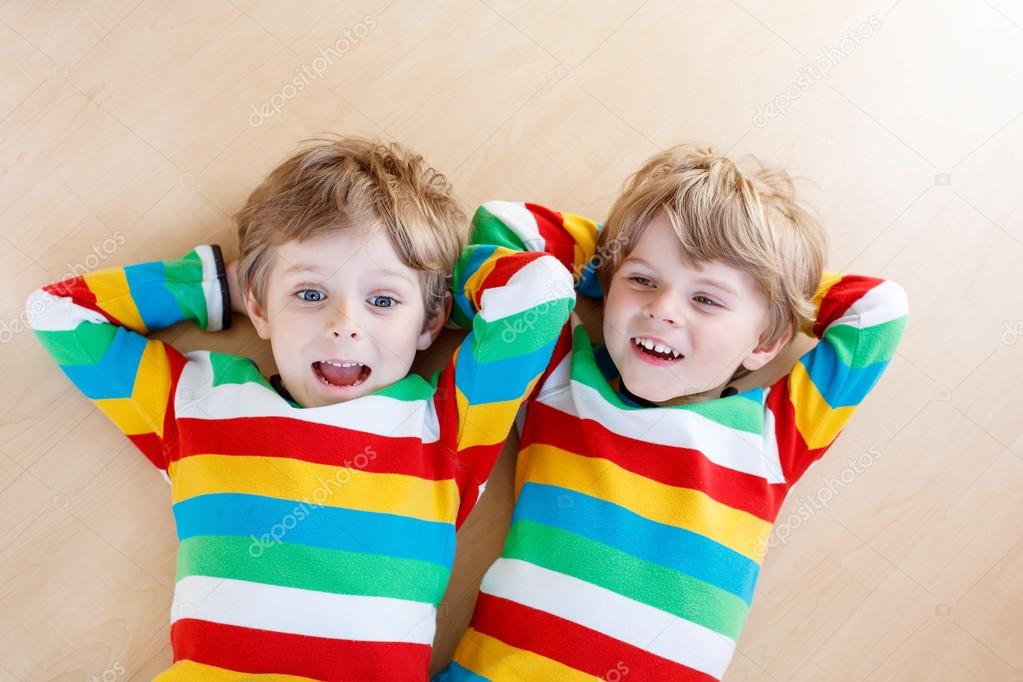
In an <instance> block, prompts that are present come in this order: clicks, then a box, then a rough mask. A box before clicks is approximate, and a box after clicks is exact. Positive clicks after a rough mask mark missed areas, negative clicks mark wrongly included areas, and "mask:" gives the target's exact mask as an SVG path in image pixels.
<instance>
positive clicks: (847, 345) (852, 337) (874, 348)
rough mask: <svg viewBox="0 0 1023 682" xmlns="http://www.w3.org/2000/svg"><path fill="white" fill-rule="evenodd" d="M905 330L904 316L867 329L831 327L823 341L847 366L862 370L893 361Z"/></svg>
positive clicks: (842, 325) (842, 326) (846, 325)
mask: <svg viewBox="0 0 1023 682" xmlns="http://www.w3.org/2000/svg"><path fill="white" fill-rule="evenodd" d="M905 329H906V316H905V315H903V316H902V317H898V318H896V319H894V320H890V321H888V322H885V323H883V324H877V325H874V326H873V327H867V328H866V329H860V328H858V327H853V326H851V325H848V324H838V325H832V326H831V327H828V330H827V331H826V332H824V340H826V341H827V342H828V343H830V344H831V346H832V347H833V348H834V349H835V353H836V354H837V355H838V359H839V360H841V361H842V363H843V364H844V365H846V366H848V367H851V368H852V369H861V368H863V367H867V366H869V365H873V364H875V363H878V362H885V361H888V360H891V358H892V356H893V355H895V348H896V347H897V346H898V345H899V339H901V338H902V332H903V331H905ZM854 352H855V353H856V357H855V358H854V357H853V353H854Z"/></svg>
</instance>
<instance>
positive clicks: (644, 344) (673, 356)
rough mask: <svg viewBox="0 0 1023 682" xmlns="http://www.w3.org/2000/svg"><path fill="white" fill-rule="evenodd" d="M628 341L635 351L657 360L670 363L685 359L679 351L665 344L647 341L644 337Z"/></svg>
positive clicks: (636, 337)
mask: <svg viewBox="0 0 1023 682" xmlns="http://www.w3.org/2000/svg"><path fill="white" fill-rule="evenodd" d="M629 340H630V341H631V342H632V345H633V346H635V347H636V349H637V350H639V351H640V352H642V353H645V354H646V355H649V356H651V357H653V358H657V359H658V360H665V361H668V362H672V361H675V360H681V359H683V358H684V357H685V355H683V354H682V352H681V351H679V350H676V349H675V348H672V347H671V346H669V345H667V344H666V343H662V342H659V341H654V340H653V339H648V338H646V337H645V336H634V337H632V338H631V339H629Z"/></svg>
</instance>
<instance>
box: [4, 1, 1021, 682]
mask: <svg viewBox="0 0 1023 682" xmlns="http://www.w3.org/2000/svg"><path fill="white" fill-rule="evenodd" d="M0 54H2V58H3V63H2V69H3V78H2V79H0V209H2V220H0V281H2V286H0V323H2V327H0V376H2V377H3V380H4V388H5V390H4V391H3V392H2V394H0V521H2V522H0V681H6V680H42V679H61V680H104V681H107V680H128V679H133V680H143V679H149V678H150V677H152V675H154V674H155V673H156V672H158V671H159V670H161V669H162V668H163V667H165V666H166V665H168V664H169V662H170V660H171V651H170V647H169V644H168V622H169V606H170V602H171V596H172V588H173V582H174V550H175V536H174V530H173V520H172V517H171V514H170V511H169V504H168V488H167V487H166V484H165V483H164V482H163V480H162V479H161V478H160V477H159V476H158V475H157V474H156V472H155V471H154V470H153V469H152V467H150V466H149V465H148V463H147V462H146V461H145V460H144V459H143V458H142V457H141V456H139V455H138V454H137V452H135V451H134V449H133V447H132V446H131V445H130V444H129V443H128V442H127V441H126V440H125V439H123V438H122V437H121V436H119V435H118V433H117V432H116V431H115V430H114V428H113V427H112V426H111V425H109V424H108V423H107V422H106V420H105V418H104V417H103V416H102V415H100V414H99V413H98V412H97V411H96V410H94V409H92V408H91V407H90V406H89V404H88V403H87V402H86V401H85V400H84V399H83V398H82V397H81V396H80V395H78V394H77V393H76V392H75V391H74V390H73V389H72V388H71V385H70V383H69V382H68V381H67V379H65V378H64V376H63V375H62V374H61V373H60V372H59V371H58V370H57V369H56V367H55V366H54V365H53V363H52V362H51V361H50V360H49V359H48V357H46V356H45V355H44V353H43V352H42V350H41V349H40V347H39V346H38V344H37V343H36V342H35V341H34V339H33V338H32V334H31V332H27V331H25V329H24V321H23V318H22V317H21V310H22V305H23V301H24V299H25V296H26V295H27V294H28V293H29V292H30V291H31V290H32V289H33V288H35V287H36V286H39V285H41V284H42V283H44V282H47V281H51V280H55V279H57V278H60V277H62V276H66V275H70V274H80V273H81V272H84V271H86V270H90V269H93V268H96V267H103V266H107V265H115V264H126V263H130V262H133V261H139V260H148V259H154V258H163V257H171V256H176V255H180V254H181V253H183V252H184V251H186V250H187V249H188V248H190V247H191V246H193V245H195V244H196V243H200V242H208V241H219V242H221V243H223V244H225V245H231V244H232V234H233V232H232V230H233V226H232V221H231V218H230V216H231V214H232V212H233V211H235V210H236V209H237V208H239V206H240V204H241V202H242V201H243V200H244V198H245V196H246V195H247V192H248V191H249V190H251V189H252V188H253V187H254V185H255V183H256V182H257V181H258V180H259V179H260V178H261V176H262V175H263V174H265V173H266V172H267V171H268V170H269V169H270V168H272V167H273V166H274V165H275V164H276V163H277V162H278V161H280V160H281V159H282V157H283V156H284V155H285V154H287V153H288V152H289V150H291V149H292V148H293V146H294V145H295V144H296V142H297V141H298V140H300V139H301V138H303V137H306V136H309V135H312V134H315V133H317V132H320V131H336V132H342V133H353V134H354V133H360V134H367V135H374V136H386V137H391V138H395V139H398V140H401V141H403V142H406V143H408V144H410V145H412V146H414V147H416V148H418V149H419V150H421V151H422V152H423V153H424V155H425V156H426V158H427V159H428V160H429V161H430V162H431V163H432V164H434V165H435V166H437V167H438V168H439V169H441V170H442V171H444V172H445V173H447V174H448V175H449V177H451V178H452V179H453V180H454V182H455V185H456V187H457V188H458V190H459V192H460V195H461V198H462V199H463V200H464V202H465V203H466V204H468V205H475V204H477V203H479V202H481V201H484V200H486V199H491V198H505V199H522V200H527V199H528V200H532V201H538V202H543V203H546V204H548V205H550V206H553V207H556V208H561V209H564V210H571V211H574V212H578V213H584V214H588V215H590V216H593V217H595V218H597V219H601V220H602V219H603V218H604V217H605V214H606V212H607V209H608V208H609V206H610V204H611V201H612V200H613V197H614V196H615V193H616V192H617V190H618V188H619V186H620V184H621V182H622V181H623V180H624V178H625V177H626V175H627V174H628V173H629V172H630V171H631V170H632V169H634V168H636V167H637V165H638V164H639V162H640V161H641V160H642V159H643V158H644V157H646V156H647V155H649V154H650V153H652V152H654V151H655V150H658V149H661V148H664V147H666V146H668V145H671V144H673V143H676V142H680V141H687V140H698V141H706V142H711V143H713V144H715V145H716V146H718V147H719V148H721V149H723V150H728V151H730V152H731V153H734V154H743V153H747V152H753V153H756V154H758V155H759V156H761V157H762V158H763V159H764V160H765V161H767V162H769V163H773V164H781V165H784V166H786V167H788V168H789V169H791V171H792V172H793V173H796V174H798V175H801V176H803V177H805V178H807V179H808V182H807V183H806V185H805V188H806V191H807V195H806V196H807V197H808V199H809V200H810V201H811V202H812V203H813V204H814V205H816V207H817V208H818V209H819V212H820V214H821V216H822V218H823V221H824V222H825V223H826V225H827V227H828V229H829V231H830V234H831V238H832V252H831V256H830V262H829V264H830V267H831V268H833V269H840V270H845V271H855V272H859V273H868V274H876V275H881V276H885V277H889V278H892V279H894V280H896V281H898V282H899V283H901V284H902V285H903V286H904V287H905V288H906V290H907V291H908V293H909V297H910V306H911V316H910V324H909V328H908V332H907V334H906V337H905V340H904V343H903V345H902V346H901V348H900V351H899V353H898V355H897V356H896V357H895V359H894V360H893V362H892V364H891V367H890V369H889V371H888V373H887V375H886V376H885V377H884V379H883V380H882V382H881V384H880V387H879V388H878V390H877V391H876V392H875V394H874V395H872V396H871V398H870V399H869V400H868V402H867V404H866V406H865V407H864V408H863V409H862V410H861V411H860V412H859V413H858V414H857V416H856V417H855V418H854V419H853V421H852V422H851V424H850V426H849V428H848V429H847V430H846V432H845V434H844V435H843V436H842V438H841V439H840V440H839V442H838V444H837V445H836V446H835V447H834V448H833V449H832V450H831V451H830V453H829V456H828V457H827V458H826V459H825V460H824V461H823V462H821V463H820V464H819V465H818V466H817V467H816V468H814V469H812V470H811V471H810V472H809V473H808V474H807V476H806V477H805V478H804V479H803V480H802V481H801V483H800V484H799V485H798V487H797V488H796V490H795V491H794V492H793V494H792V495H791V496H790V498H789V500H788V503H787V505H786V506H785V508H784V510H783V512H782V514H781V516H780V517H779V523H778V526H777V538H778V542H777V546H775V547H773V548H772V549H771V551H770V552H769V555H768V558H767V560H766V564H765V569H764V572H763V577H762V579H761V582H760V589H759V591H758V595H757V597H756V599H755V601H754V606H753V610H752V614H751V617H750V621H749V625H748V627H747V629H746V630H745V632H744V634H743V636H742V638H741V640H740V642H739V652H738V653H737V655H736V658H735V661H734V663H733V665H732V667H731V669H730V670H729V672H728V674H727V677H726V679H727V680H729V681H730V682H741V681H751V682H752V681H756V682H763V681H766V680H813V681H819V680H955V681H956V682H959V681H963V680H999V681H1002V680H1023V615H1021V614H1023V542H1021V538H1023V492H1021V491H1023V418H1021V416H1023V287H1021V286H1020V276H1019V273H1020V272H1021V267H1020V263H1021V262H1023V191H1021V189H1020V187H1021V182H1020V168H1021V166H1023V88H1020V83H1023V2H1021V1H1020V0H990V1H987V0H983V1H982V0H942V1H938V2H926V1H925V0H899V1H897V2H896V1H895V0H884V1H877V2H874V1H867V2H853V1H851V0H833V1H832V2H827V3H805V2H796V1H795V0H784V1H781V2H778V1H776V2H767V1H766V0H740V1H739V2H733V1H730V0H703V1H697V0H685V1H676V2H671V1H668V0H662V1H656V0H650V1H649V2H640V1H632V0H615V1H610V0H608V1H607V2H600V3H597V2H584V1H583V0H573V1H571V2H563V3H551V2H542V1H540V0H529V1H525V0H520V1H512V0H486V1H480V0H455V1H447V2H439V3H432V2H431V3H421V2H414V1H412V0H395V1H393V2H373V1H369V0H367V1H360V2H347V3H336V2H331V1H328V0H324V1H322V2H310V3H305V5H304V8H303V7H302V6H301V5H299V3H279V2H272V1H270V0H265V1H257V0H252V1H243V0H237V1H235V2H215V1H211V0H194V1H191V2H174V3H170V2H157V1H151V0H145V1H143V2H138V1H137V0H83V1H81V2H45V3H44V2H35V1H32V0H6V2H4V1H2V0H0ZM229 250H230V249H229ZM166 337H167V338H170V339H174V340H175V341H176V342H177V343H178V344H179V345H180V346H181V347H182V348H184V349H193V348H197V347H212V348H215V349H217V350H226V351H234V352H245V353H250V354H253V355H254V356H255V357H257V358H258V359H259V361H260V362H261V363H263V364H264V366H265V367H267V368H269V366H270V364H269V360H270V358H269V354H268V352H267V351H266V349H265V348H263V347H262V346H261V345H260V343H259V342H258V340H257V339H256V337H255V335H254V333H253V332H252V330H251V327H249V326H248V325H240V326H239V328H237V329H234V330H232V331H231V332H229V333H225V334H222V335H211V336H204V335H202V334H200V333H198V332H195V331H194V330H186V329H183V328H182V329H174V330H171V331H170V332H169V333H168V334H166ZM511 464H512V460H511V458H508V457H506V458H504V459H503V460H502V463H501V468H500V469H499V471H498V473H497V474H496V475H495V479H494V481H493V484H492V486H491V488H490V489H489V490H488V494H487V496H485V498H484V501H483V503H482V504H481V507H480V508H479V510H478V512H479V513H477V514H475V515H474V517H473V518H472V520H471V522H470V523H469V524H468V525H467V527H466V528H465V529H464V531H463V533H462V534H461V537H460V556H459V564H458V568H457V570H456V574H455V577H454V581H453V584H452V587H451V589H450V590H449V595H448V597H447V599H446V600H445V603H444V604H443V605H442V608H441V617H440V622H439V634H438V645H437V656H436V663H437V664H438V665H439V664H442V663H443V662H444V661H445V660H446V659H447V658H448V657H450V652H451V649H452V647H453V643H454V640H455V638H456V636H457V634H458V631H459V630H460V629H461V628H463V627H464V625H465V622H466V619H467V618H468V609H469V607H470V606H471V603H472V599H473V598H474V595H475V585H474V582H473V581H474V580H478V579H479V576H480V574H481V572H482V570H483V568H484V566H485V565H486V563H487V561H489V559H490V558H491V557H493V555H494V553H495V552H497V551H498V548H499V545H500V540H501V537H500V536H501V532H502V530H503V528H504V527H505V526H506V524H507V518H508V517H507V515H508V484H509V478H508V473H509V471H510V468H509V467H510V466H511Z"/></svg>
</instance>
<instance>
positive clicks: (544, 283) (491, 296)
mask: <svg viewBox="0 0 1023 682" xmlns="http://www.w3.org/2000/svg"><path fill="white" fill-rule="evenodd" d="M562 299H569V300H573V301H574V300H575V289H574V283H573V281H572V274H571V273H570V272H569V271H568V270H567V269H566V268H565V266H564V265H562V264H561V262H560V261H558V259H557V258H554V257H553V256H544V257H542V258H537V259H536V260H534V261H531V262H529V263H527V264H526V266H525V267H524V268H522V269H520V270H519V271H518V272H516V273H515V274H514V275H512V276H511V277H510V278H509V279H508V282H507V283H506V284H505V285H504V286H501V287H496V288H492V289H487V290H486V291H484V292H483V297H482V299H481V300H480V315H481V316H482V317H483V319H484V320H486V321H487V322H493V321H494V320H500V319H501V318H504V317H508V316H509V315H514V314H516V313H521V312H522V311H524V310H529V309H530V308H533V307H535V306H539V305H543V304H545V303H550V302H551V301H555V300H562ZM544 312H546V311H545V310H543V309H541V310H539V311H538V312H537V314H538V315H539V314H541V313H544Z"/></svg>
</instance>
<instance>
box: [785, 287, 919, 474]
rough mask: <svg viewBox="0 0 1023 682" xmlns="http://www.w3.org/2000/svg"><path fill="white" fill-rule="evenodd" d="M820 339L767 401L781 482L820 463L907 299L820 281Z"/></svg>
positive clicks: (896, 291) (896, 334)
mask: <svg viewBox="0 0 1023 682" xmlns="http://www.w3.org/2000/svg"><path fill="white" fill-rule="evenodd" d="M814 304H815V305H816V307H817V319H816V322H815V323H814V326H813V330H812V334H813V335H814V336H815V337H817V338H818V339H820V343H818V344H817V346H816V347H815V348H813V349H812V350H810V351H809V352H807V353H806V354H804V355H803V356H802V357H801V358H800V359H799V361H798V362H797V363H796V365H795V367H794V368H793V369H792V372H790V373H789V374H788V375H787V376H785V377H783V378H782V379H781V380H779V381H778V382H777V383H776V384H774V385H773V386H772V387H771V389H770V392H769V395H768V397H767V408H768V410H769V412H768V415H767V417H768V419H770V420H773V421H774V429H773V431H774V435H775V439H776V444H777V448H778V456H779V460H780V462H781V466H782V472H783V474H784V476H785V480H786V482H787V483H788V484H789V485H791V484H793V483H795V482H796V481H797V480H798V479H799V478H800V477H801V476H802V475H803V473H804V472H805V471H806V470H807V468H809V466H810V464H812V463H813V462H814V461H816V460H817V459H819V458H820V456H821V455H822V454H824V451H825V450H827V449H828V447H829V446H830V445H831V444H832V443H833V442H834V440H835V438H836V437H837V436H838V434H839V432H840V431H841V430H842V428H843V427H844V426H845V424H846V422H848V421H849V417H850V416H852V413H853V411H855V409H856V407H857V406H858V405H859V404H860V403H861V402H863V399H864V398H865V397H866V396H867V394H868V393H869V392H870V391H871V390H872V389H873V388H874V386H875V385H876V384H877V381H878V379H879V378H880V377H881V374H882V373H883V372H884V370H885V368H886V367H887V366H888V363H889V361H890V360H891V358H892V356H893V355H894V354H895V349H896V347H897V346H898V343H899V340H900V339H901V338H902V333H903V331H904V330H905V327H906V319H907V313H908V304H907V301H906V294H905V292H904V291H903V290H902V288H901V287H900V286H899V285H897V284H895V283H894V282H890V281H886V280H880V279H874V278H870V277H862V276H859V275H836V274H827V275H825V276H824V278H823V280H822V282H821V286H820V288H819V289H818V291H817V294H816V296H815V297H814Z"/></svg>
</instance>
